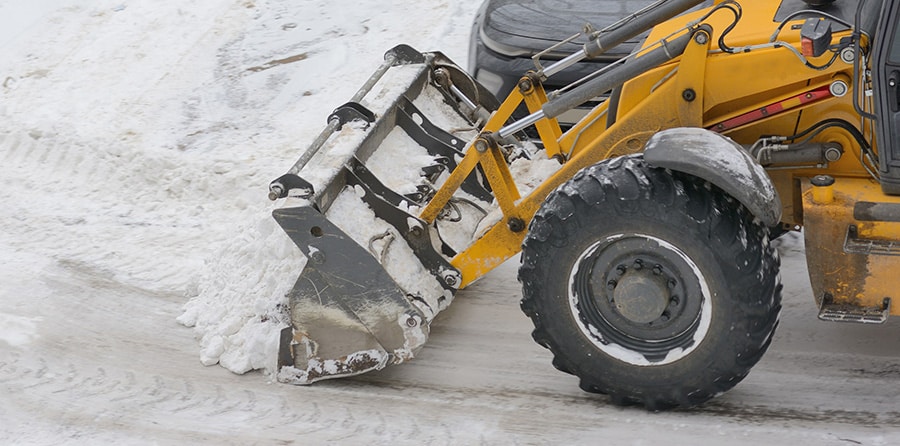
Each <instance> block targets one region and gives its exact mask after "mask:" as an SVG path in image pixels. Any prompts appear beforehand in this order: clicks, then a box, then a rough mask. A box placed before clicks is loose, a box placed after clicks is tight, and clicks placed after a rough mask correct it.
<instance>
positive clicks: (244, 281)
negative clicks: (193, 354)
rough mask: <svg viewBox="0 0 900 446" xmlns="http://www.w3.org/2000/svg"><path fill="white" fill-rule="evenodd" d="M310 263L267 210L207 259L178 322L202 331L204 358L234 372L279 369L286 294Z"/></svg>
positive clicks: (208, 363)
mask: <svg viewBox="0 0 900 446" xmlns="http://www.w3.org/2000/svg"><path fill="white" fill-rule="evenodd" d="M304 265H306V258H305V257H303V256H302V255H301V254H300V252H299V251H298V250H297V249H296V247H295V246H294V244H293V243H291V241H290V239H289V238H288V237H287V236H286V235H285V234H284V232H282V231H281V229H280V228H279V227H278V225H277V224H276V223H275V221H274V220H273V219H272V217H271V215H269V214H268V213H263V214H258V215H255V219H254V220H252V223H251V224H248V225H246V227H245V228H244V229H243V230H242V231H240V232H239V233H238V234H237V237H235V238H234V239H233V240H232V241H231V242H230V243H229V244H228V245H226V246H223V247H221V248H220V249H219V250H218V253H217V254H216V255H215V256H214V257H213V258H212V259H210V260H209V261H208V265H207V268H206V270H205V274H204V276H202V277H201V278H200V280H199V283H198V285H197V287H198V289H196V290H195V291H194V293H192V294H195V296H194V298H192V299H191V300H190V301H189V302H188V303H187V304H186V305H185V307H184V313H183V314H182V315H181V316H179V317H178V322H180V323H182V324H184V325H186V326H188V327H194V328H195V330H196V331H197V333H198V335H199V336H200V347H201V352H200V361H201V362H202V363H203V364H205V365H212V364H216V363H220V364H221V365H222V366H223V367H225V368H227V369H228V370H231V371H233V372H235V373H244V372H247V371H250V370H255V369H265V370H274V369H275V359H276V357H277V353H278V342H279V337H278V334H279V332H280V330H281V329H282V328H284V327H286V326H287V325H288V323H289V317H288V314H287V307H286V303H287V302H286V299H285V295H286V294H287V292H288V291H289V290H290V289H291V287H292V286H293V284H294V282H293V280H294V278H295V277H296V276H297V275H298V274H299V272H300V271H301V270H302V269H303V266H304Z"/></svg>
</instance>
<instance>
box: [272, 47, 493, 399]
mask: <svg viewBox="0 0 900 446" xmlns="http://www.w3.org/2000/svg"><path fill="white" fill-rule="evenodd" d="M451 87H452V88H458V89H460V90H463V93H464V95H462V96H464V97H467V98H477V101H461V100H459V99H458V97H459V96H454V95H453V94H451V92H452V90H451ZM497 105H498V104H497V101H496V99H495V98H494V97H493V95H491V94H490V93H489V92H488V91H487V90H485V89H484V88H483V87H481V86H480V85H478V84H477V83H476V82H474V80H472V79H471V78H470V77H468V75H466V74H465V72H464V71H463V70H461V69H460V68H459V67H457V66H456V65H455V64H453V63H452V62H451V61H450V60H448V59H447V58H446V57H445V56H443V55H442V54H440V53H424V54H423V53H419V52H417V51H415V50H413V49H412V48H410V47H408V46H405V45H400V46H398V47H395V48H394V49H392V50H390V51H388V53H387V54H386V55H385V62H384V64H382V66H381V67H379V69H378V70H376V72H375V74H373V75H372V77H371V78H370V79H369V81H368V82H366V84H365V85H364V86H363V88H362V89H360V91H359V92H357V94H356V95H355V96H354V97H353V98H352V99H351V101H350V102H348V103H347V104H345V105H343V106H341V107H339V108H338V109H337V110H335V112H334V113H333V114H332V115H331V116H330V117H329V119H328V125H327V126H326V128H325V129H324V130H323V131H322V133H321V134H320V135H319V137H318V138H316V140H315V141H314V142H313V143H312V145H311V146H310V147H309V148H308V149H307V150H306V151H305V152H304V153H303V155H302V156H301V158H300V160H298V162H297V163H296V164H295V165H294V166H293V167H292V168H291V169H290V170H289V171H288V173H286V174H285V175H283V176H282V177H280V178H278V179H276V180H275V181H273V182H272V184H271V185H270V198H271V199H273V200H274V199H282V198H283V199H284V202H283V204H282V205H281V206H280V207H279V208H278V209H276V210H275V211H274V212H273V216H274V218H275V220H276V221H277V222H278V224H279V225H280V226H281V227H282V228H283V229H284V231H285V232H286V233H287V234H288V236H289V237H290V238H291V240H292V241H293V242H294V244H295V245H296V246H297V247H298V248H299V249H300V251H301V252H302V253H303V254H304V255H305V256H306V258H307V263H306V265H305V266H304V267H303V270H302V272H301V273H300V276H299V278H297V281H296V283H295V285H294V287H293V289H292V290H291V291H290V292H289V294H288V301H289V314H290V322H291V326H290V327H287V328H285V329H284V331H283V332H282V336H281V345H280V352H279V358H278V368H279V372H278V379H279V381H282V382H288V383H294V384H309V383H312V382H315V381H318V380H322V379H327V378H334V377H341V376H352V375H356V374H360V373H363V372H367V371H371V370H378V369H381V368H384V367H385V366H387V365H390V364H398V363H401V362H404V361H406V360H409V359H411V358H412V357H413V356H414V355H415V354H416V352H417V351H418V350H419V349H420V348H421V347H422V345H423V344H424V343H425V341H426V339H427V337H428V333H429V324H430V323H431V321H432V319H433V318H434V316H435V315H436V314H437V313H438V312H440V311H441V310H442V309H444V308H446V307H447V306H448V305H449V304H450V301H451V300H452V299H453V294H454V292H455V291H456V288H457V287H458V286H459V284H460V273H459V271H458V270H457V269H455V268H454V267H453V266H452V265H451V264H450V262H449V259H450V258H452V256H453V255H454V254H455V253H456V252H458V251H459V250H461V249H464V248H465V247H466V246H467V244H468V243H470V242H471V240H472V238H474V232H475V226H476V225H477V223H478V220H479V219H480V218H482V217H483V216H484V215H482V214H483V213H485V212H484V211H483V210H482V209H483V208H487V207H488V206H489V205H490V201H491V200H492V196H491V193H490V192H489V191H488V189H487V188H486V187H485V186H484V184H483V181H482V180H481V179H480V173H479V172H478V171H475V172H473V173H472V174H471V175H470V176H469V178H467V179H466V180H465V182H464V183H463V185H462V187H461V188H460V189H459V191H458V192H457V195H458V196H457V197H456V198H455V199H454V201H453V202H454V203H457V204H456V205H454V206H452V208H448V210H447V211H446V212H445V213H444V215H442V217H443V218H441V219H440V221H436V222H433V223H432V224H428V223H426V222H425V221H423V220H421V219H419V218H418V217H417V216H416V215H418V213H417V211H418V210H419V209H421V208H422V207H424V206H425V205H426V203H427V202H428V200H429V198H430V197H431V196H432V195H433V194H434V193H435V190H436V189H437V187H438V183H439V182H440V181H441V180H442V179H443V178H446V176H447V175H446V174H448V173H449V172H450V171H452V170H453V169H454V168H455V166H456V165H457V163H458V161H459V160H460V159H461V158H462V156H463V152H462V151H463V149H465V147H466V144H467V142H468V141H469V140H470V139H471V138H473V137H474V136H475V135H477V127H478V124H479V123H478V121H479V120H480V119H484V117H485V116H487V115H488V114H489V113H490V112H491V111H493V110H495V109H496V107H497ZM444 129H447V130H444Z"/></svg>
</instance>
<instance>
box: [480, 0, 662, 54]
mask: <svg viewBox="0 0 900 446" xmlns="http://www.w3.org/2000/svg"><path fill="white" fill-rule="evenodd" d="M652 3H654V1H652V0H627V1H626V0H610V1H586V0H524V1H523V0H489V1H488V3H487V5H486V6H485V9H484V19H483V22H482V26H481V30H480V33H481V35H480V37H481V39H482V41H483V42H484V44H485V45H486V46H487V47H489V48H490V49H491V50H493V51H495V52H497V53H500V54H503V55H505V56H509V57H522V56H525V57H529V56H532V55H534V54H536V53H538V52H541V51H543V50H545V49H547V48H549V47H550V46H552V45H554V44H556V43H558V42H560V41H562V40H564V39H566V38H568V37H570V36H572V35H573V34H575V33H578V32H580V31H581V30H582V28H583V27H584V25H585V24H588V23H590V24H591V25H593V26H594V28H596V29H603V28H604V27H606V26H609V25H611V24H613V23H615V22H616V21H618V20H619V19H621V18H623V17H625V16H627V15H629V14H631V13H633V12H635V11H637V10H638V9H640V8H643V7H645V6H647V5H650V4H652ZM585 41H586V40H585V38H584V36H580V37H579V38H578V39H576V40H575V41H574V42H572V43H569V44H566V45H564V46H563V47H561V48H559V49H557V50H556V51H554V53H555V54H554V55H551V56H550V58H553V56H556V57H559V55H567V54H570V53H572V52H575V51H578V50H579V49H580V48H581V45H583V44H584V43H585ZM639 41H640V38H636V39H634V40H632V41H629V42H626V43H624V44H622V45H620V46H618V47H616V48H612V49H611V50H610V52H609V53H608V54H606V55H605V58H608V59H613V60H615V59H619V58H621V57H623V56H625V55H627V54H628V53H630V52H631V50H632V49H633V48H634V46H635V45H636V44H637V43H638V42H639Z"/></svg>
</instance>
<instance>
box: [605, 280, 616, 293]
mask: <svg viewBox="0 0 900 446" xmlns="http://www.w3.org/2000/svg"><path fill="white" fill-rule="evenodd" d="M618 284H619V282H616V281H615V279H613V280H610V281H609V282H606V289H607V290H609V291H612V290H614V289H616V285H618Z"/></svg>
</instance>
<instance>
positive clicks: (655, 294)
mask: <svg viewBox="0 0 900 446" xmlns="http://www.w3.org/2000/svg"><path fill="white" fill-rule="evenodd" d="M613 300H614V302H615V306H616V309H617V310H618V311H619V313H620V314H621V315H622V316H625V317H626V318H627V319H628V320H630V321H632V322H636V323H639V324H647V323H650V322H653V321H655V320H657V319H659V317H660V316H662V314H663V311H665V309H666V307H668V306H669V293H668V290H667V289H666V284H665V283H664V282H663V281H662V280H660V279H658V278H654V277H648V276H646V275H643V274H628V275H626V276H625V277H623V278H622V280H620V281H619V283H618V285H617V286H616V288H615V291H614V292H613Z"/></svg>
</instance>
